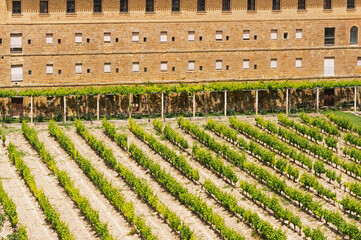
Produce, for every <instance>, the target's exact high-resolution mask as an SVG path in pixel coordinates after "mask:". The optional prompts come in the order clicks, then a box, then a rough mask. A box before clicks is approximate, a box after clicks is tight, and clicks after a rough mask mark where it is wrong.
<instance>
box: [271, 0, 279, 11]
mask: <svg viewBox="0 0 361 240" xmlns="http://www.w3.org/2000/svg"><path fill="white" fill-rule="evenodd" d="M272 10H273V11H278V10H281V0H272Z"/></svg>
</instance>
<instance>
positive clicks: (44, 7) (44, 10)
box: [39, 1, 49, 14]
mask: <svg viewBox="0 0 361 240" xmlns="http://www.w3.org/2000/svg"><path fill="white" fill-rule="evenodd" d="M39 6H40V9H39V12H40V14H49V1H40V3H39Z"/></svg>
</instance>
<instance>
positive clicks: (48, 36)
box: [45, 33, 54, 44]
mask: <svg viewBox="0 0 361 240" xmlns="http://www.w3.org/2000/svg"><path fill="white" fill-rule="evenodd" d="M50 39H51V41H48V40H50ZM53 40H54V35H53V34H52V33H47V34H45V44H54V41H53Z"/></svg>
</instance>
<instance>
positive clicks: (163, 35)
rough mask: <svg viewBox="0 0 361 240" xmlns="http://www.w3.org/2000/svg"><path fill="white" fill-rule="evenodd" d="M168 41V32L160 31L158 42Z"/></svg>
mask: <svg viewBox="0 0 361 240" xmlns="http://www.w3.org/2000/svg"><path fill="white" fill-rule="evenodd" d="M167 41H168V32H166V31H161V32H160V42H163V43H164V42H167Z"/></svg>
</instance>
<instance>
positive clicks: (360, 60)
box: [356, 57, 361, 67]
mask: <svg viewBox="0 0 361 240" xmlns="http://www.w3.org/2000/svg"><path fill="white" fill-rule="evenodd" d="M356 66H358V67H361V57H357V62H356Z"/></svg>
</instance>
